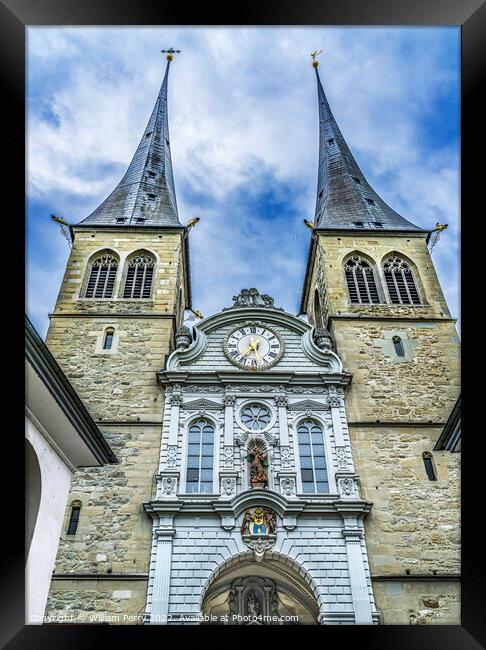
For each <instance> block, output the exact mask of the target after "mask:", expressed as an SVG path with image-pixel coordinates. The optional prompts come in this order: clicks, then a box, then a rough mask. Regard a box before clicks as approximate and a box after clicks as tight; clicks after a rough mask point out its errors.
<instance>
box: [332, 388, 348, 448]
mask: <svg viewBox="0 0 486 650" xmlns="http://www.w3.org/2000/svg"><path fill="white" fill-rule="evenodd" d="M341 406H342V401H341V398H340V397H339V396H338V395H333V394H330V395H329V408H330V411H331V417H332V429H333V431H334V441H335V444H336V447H342V446H343V445H344V438H343V428H342V422H341Z"/></svg>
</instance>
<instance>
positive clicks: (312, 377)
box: [157, 370, 351, 390]
mask: <svg viewBox="0 0 486 650" xmlns="http://www.w3.org/2000/svg"><path fill="white" fill-rule="evenodd" d="M157 377H158V381H159V383H160V384H162V385H166V384H182V385H184V384H189V383H190V384H201V385H204V384H221V390H223V389H224V387H225V386H226V385H227V384H232V385H234V386H235V387H236V386H238V384H254V385H255V386H257V385H259V384H268V385H269V386H272V389H274V390H277V389H278V388H279V386H293V385H299V386H322V385H323V384H325V385H339V386H343V387H344V386H347V385H348V384H349V383H350V381H351V375H350V374H349V373H348V372H346V371H343V372H332V373H331V372H330V373H326V372H315V373H312V374H311V373H298V372H295V373H288V372H285V373H284V372H282V373H279V372H277V371H273V372H271V371H270V372H269V373H268V374H267V373H266V372H261V373H258V374H256V373H254V372H244V371H243V370H241V371H239V372H234V371H228V372H187V371H185V370H159V371H158V373H157Z"/></svg>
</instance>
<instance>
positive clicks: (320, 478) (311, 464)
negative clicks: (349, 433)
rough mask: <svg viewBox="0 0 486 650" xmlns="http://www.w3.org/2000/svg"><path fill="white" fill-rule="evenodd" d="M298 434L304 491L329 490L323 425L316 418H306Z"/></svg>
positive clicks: (298, 429)
mask: <svg viewBox="0 0 486 650" xmlns="http://www.w3.org/2000/svg"><path fill="white" fill-rule="evenodd" d="M297 436H298V440H299V456H300V475H301V481H302V491H303V492H305V493H307V494H309V493H320V492H329V483H328V478H327V468H326V454H325V451H324V435H323V431H322V427H321V425H320V424H319V423H318V422H316V421H315V420H304V421H303V422H301V423H300V424H299V426H298V428H297Z"/></svg>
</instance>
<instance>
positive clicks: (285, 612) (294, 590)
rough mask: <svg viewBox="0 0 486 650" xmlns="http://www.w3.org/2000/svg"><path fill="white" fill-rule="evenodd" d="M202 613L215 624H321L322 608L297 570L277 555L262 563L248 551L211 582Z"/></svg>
mask: <svg viewBox="0 0 486 650" xmlns="http://www.w3.org/2000/svg"><path fill="white" fill-rule="evenodd" d="M202 612H203V614H204V615H205V621H204V622H205V623H213V624H221V623H223V624H227V625H317V624H318V615H319V607H318V605H317V602H316V599H315V596H314V594H313V592H312V589H311V588H310V587H309V585H308V584H307V582H306V581H305V580H304V579H303V578H302V576H301V575H300V574H299V573H298V572H297V570H296V569H294V568H292V567H291V566H289V565H288V564H287V563H284V562H283V561H282V559H280V558H277V557H275V554H273V556H272V557H269V558H264V559H262V560H261V561H258V562H257V561H255V559H254V556H253V554H248V556H247V557H243V558H239V559H238V561H237V562H229V563H228V565H227V566H226V568H223V569H222V570H221V571H220V572H219V574H218V576H217V577H216V578H215V579H214V580H213V581H212V582H210V584H209V586H208V588H207V590H206V593H205V595H204V600H203V605H202ZM208 619H209V620H208Z"/></svg>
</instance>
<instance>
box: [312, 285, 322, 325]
mask: <svg viewBox="0 0 486 650" xmlns="http://www.w3.org/2000/svg"><path fill="white" fill-rule="evenodd" d="M314 323H315V326H316V327H322V310H321V300H320V298H319V291H318V290H317V289H316V290H315V292H314Z"/></svg>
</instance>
